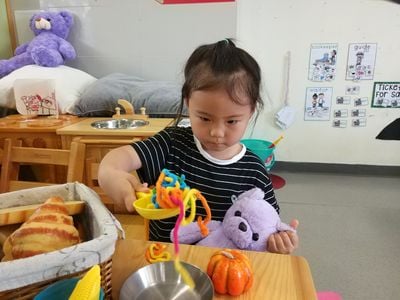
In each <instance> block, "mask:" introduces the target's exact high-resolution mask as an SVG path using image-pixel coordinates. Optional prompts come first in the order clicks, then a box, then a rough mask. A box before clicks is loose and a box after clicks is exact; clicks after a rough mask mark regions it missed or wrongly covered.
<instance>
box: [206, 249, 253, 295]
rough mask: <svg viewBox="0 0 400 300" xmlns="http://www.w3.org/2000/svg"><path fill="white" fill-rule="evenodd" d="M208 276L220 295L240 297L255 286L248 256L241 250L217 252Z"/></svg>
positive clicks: (209, 265) (212, 257)
mask: <svg viewBox="0 0 400 300" xmlns="http://www.w3.org/2000/svg"><path fill="white" fill-rule="evenodd" d="M207 274H208V276H210V278H211V280H212V282H213V284H214V289H215V291H216V292H217V293H219V294H229V295H231V296H238V295H241V294H242V293H244V292H246V291H248V290H249V289H250V288H251V286H252V284H253V271H252V269H251V265H250V261H249V259H248V258H247V256H246V255H244V254H243V253H242V252H240V251H239V250H232V249H223V250H220V251H217V252H215V253H214V254H213V255H212V256H211V258H210V261H209V263H208V266H207Z"/></svg>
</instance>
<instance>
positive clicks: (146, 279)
mask: <svg viewBox="0 0 400 300" xmlns="http://www.w3.org/2000/svg"><path fill="white" fill-rule="evenodd" d="M181 263H182V265H183V266H184V267H185V268H186V270H187V271H188V272H189V273H190V275H191V276H192V278H193V281H194V282H195V288H194V289H191V288H190V287H189V286H187V285H186V284H185V283H184V282H183V279H182V278H181V276H180V274H178V273H177V272H176V270H175V267H174V262H173V261H168V262H159V263H154V264H151V265H147V266H145V267H143V268H141V269H139V270H137V271H136V272H134V273H132V274H131V275H130V276H129V277H128V279H127V280H126V281H125V283H124V284H123V286H122V288H121V291H120V294H119V299H120V300H133V299H135V300H142V299H143V300H149V299H150V300H167V299H168V300H170V299H174V300H182V299H201V300H208V299H212V298H213V296H214V286H213V284H212V282H211V279H210V278H209V277H208V275H207V274H206V273H204V272H203V271H202V270H200V269H199V268H197V267H195V266H193V265H191V264H188V263H185V262H181Z"/></svg>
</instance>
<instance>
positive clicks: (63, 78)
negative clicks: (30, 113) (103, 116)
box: [0, 65, 97, 114]
mask: <svg viewBox="0 0 400 300" xmlns="http://www.w3.org/2000/svg"><path fill="white" fill-rule="evenodd" d="M15 79H54V80H55V82H56V100H57V103H58V107H59V111H60V113H63V114H65V113H71V112H72V107H73V106H74V103H75V101H77V100H78V99H79V98H80V96H81V94H82V93H83V91H84V90H85V88H86V87H87V86H88V85H90V84H91V83H93V82H95V81H96V80H97V79H96V78H95V77H93V76H92V75H90V74H88V73H86V72H83V71H81V70H78V69H74V68H71V67H68V66H64V65H61V66H58V67H55V68H48V67H42V66H37V65H28V66H24V67H22V68H19V69H17V70H15V71H13V72H12V73H10V74H8V75H7V76H5V77H3V78H1V79H0V107H6V108H15V97H14V91H13V85H14V81H15Z"/></svg>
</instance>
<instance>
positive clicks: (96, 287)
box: [68, 265, 101, 300]
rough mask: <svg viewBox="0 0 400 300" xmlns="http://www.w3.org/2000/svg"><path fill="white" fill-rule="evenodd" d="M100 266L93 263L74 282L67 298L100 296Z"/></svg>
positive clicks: (84, 299) (80, 299) (94, 299)
mask: <svg viewBox="0 0 400 300" xmlns="http://www.w3.org/2000/svg"><path fill="white" fill-rule="evenodd" d="M100 282H101V275H100V266H99V265H94V266H93V267H92V268H91V269H90V270H89V271H88V272H87V273H86V274H85V276H83V277H82V279H80V280H79V281H78V283H77V284H76V286H75V288H74V290H73V291H72V294H71V296H70V297H69V299H68V300H97V299H99V297H100Z"/></svg>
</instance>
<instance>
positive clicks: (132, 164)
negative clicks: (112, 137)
mask: <svg viewBox="0 0 400 300" xmlns="http://www.w3.org/2000/svg"><path fill="white" fill-rule="evenodd" d="M141 166H142V162H141V161H140V159H139V156H138V155H137V153H136V151H135V150H134V149H133V147H132V146H131V145H126V146H122V147H118V148H115V149H113V150H111V151H110V152H108V153H107V154H106V155H105V156H104V158H103V159H102V161H101V162H100V166H99V173H98V180H99V185H100V187H101V188H102V189H103V190H104V192H105V193H106V194H107V195H108V196H109V197H110V198H111V199H112V200H113V201H114V203H115V210H116V212H118V211H120V212H124V211H126V210H128V212H133V211H134V208H133V202H134V201H135V200H136V195H135V191H144V192H145V191H147V190H148V189H147V184H142V183H141V182H140V181H139V179H138V178H137V177H136V176H133V175H132V174H130V172H132V171H134V170H137V169H139V168H141Z"/></svg>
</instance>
